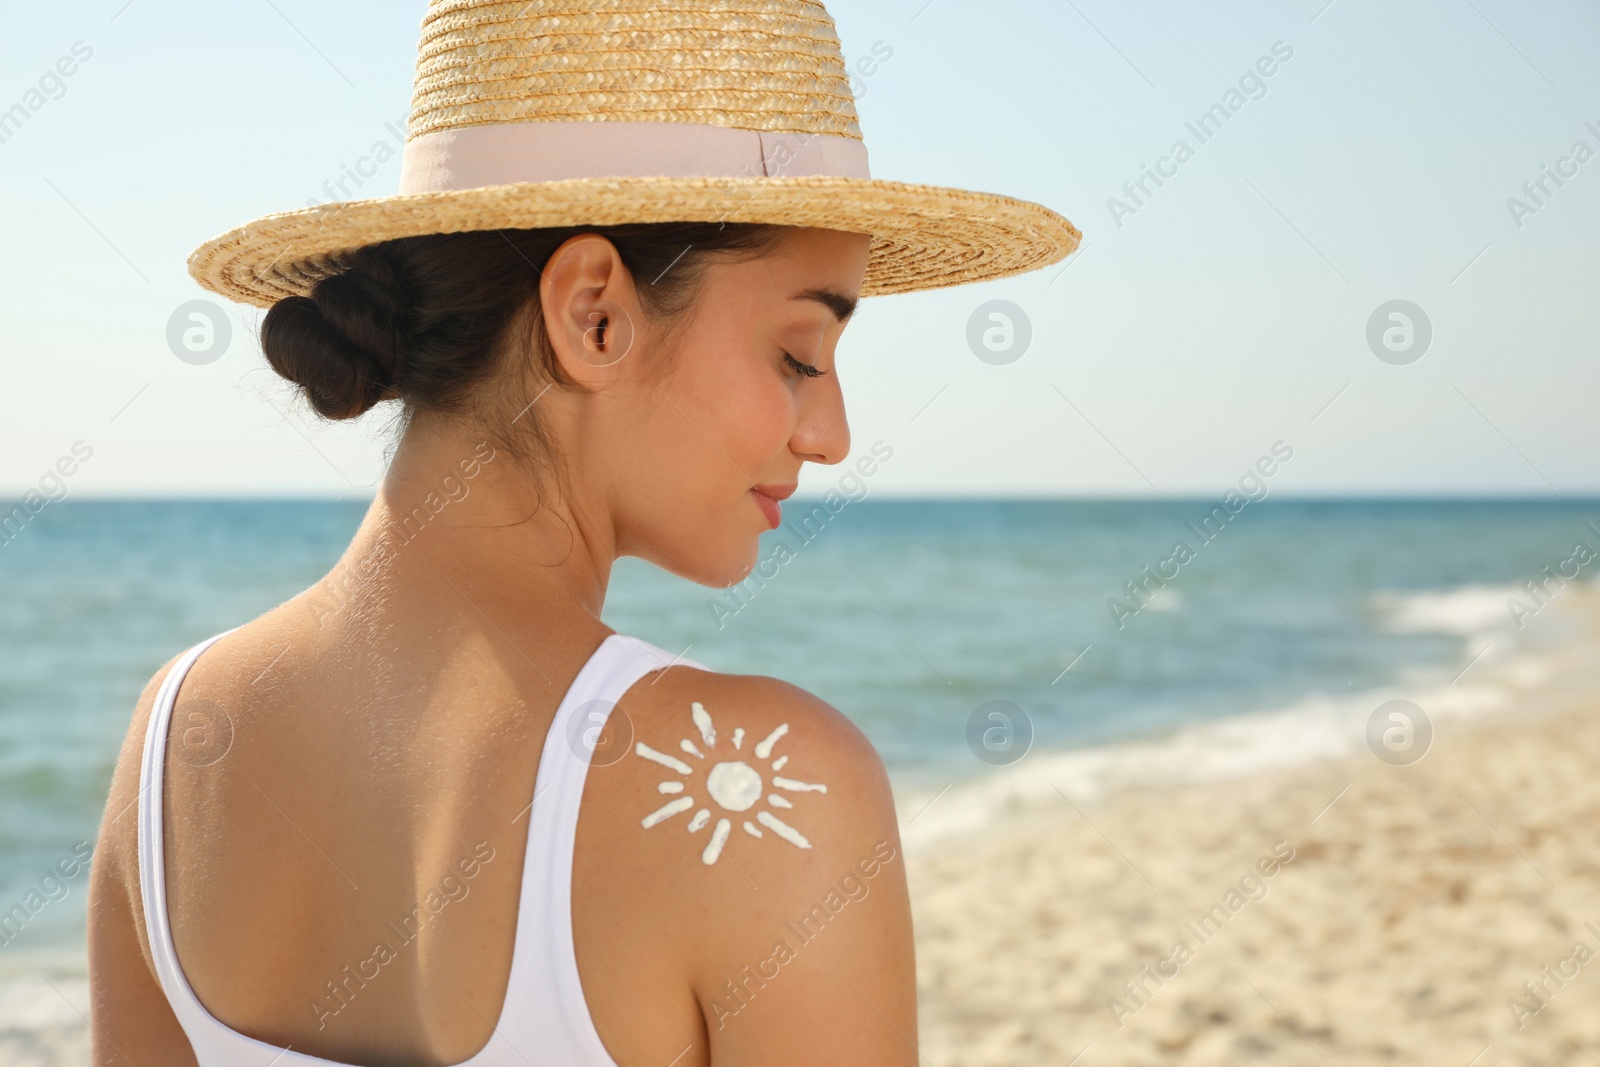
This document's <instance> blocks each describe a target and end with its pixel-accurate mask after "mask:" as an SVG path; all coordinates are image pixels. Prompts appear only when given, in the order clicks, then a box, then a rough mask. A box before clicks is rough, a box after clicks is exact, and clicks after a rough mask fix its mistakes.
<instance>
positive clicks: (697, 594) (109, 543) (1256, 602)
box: [0, 498, 1600, 953]
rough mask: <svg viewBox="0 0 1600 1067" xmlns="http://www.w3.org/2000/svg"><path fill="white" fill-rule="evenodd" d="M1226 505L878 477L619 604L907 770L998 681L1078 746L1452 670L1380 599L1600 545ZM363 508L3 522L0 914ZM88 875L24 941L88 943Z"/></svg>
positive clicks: (1461, 522) (1043, 723)
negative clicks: (1217, 509) (162, 689)
mask: <svg viewBox="0 0 1600 1067" xmlns="http://www.w3.org/2000/svg"><path fill="white" fill-rule="evenodd" d="M810 506H812V505H811V504H809V503H803V502H799V501H795V502H791V504H790V505H789V506H788V507H787V508H786V512H787V514H788V515H789V516H790V521H791V522H794V521H796V520H797V518H798V516H799V514H800V512H802V511H803V510H804V509H805V508H807V507H810ZM1210 506H1211V502H1202V501H1198V500H1192V501H1159V502H1021V501H1015V502H965V501H963V502H953V501H918V502H910V501H880V500H871V499H868V500H861V501H856V502H853V503H850V504H848V505H847V506H846V507H845V508H844V509H843V510H842V511H840V512H839V513H838V514H837V515H836V516H834V517H832V518H831V519H829V520H828V521H827V522H825V523H818V524H817V526H820V527H821V528H820V530H819V531H817V530H816V529H815V527H814V532H813V534H811V535H809V536H808V537H807V538H802V537H800V536H798V535H797V534H796V533H795V531H794V530H793V529H792V528H791V527H790V526H785V527H784V528H780V529H779V530H777V531H773V532H772V533H770V534H768V535H766V537H765V539H764V541H763V554H764V555H766V554H768V553H772V552H775V551H777V550H778V542H779V540H784V541H785V542H786V543H787V545H788V546H789V548H790V549H791V550H792V552H793V558H791V559H788V561H787V562H785V563H783V564H782V565H781V566H778V567H776V568H775V573H774V574H773V577H772V578H771V580H770V581H767V582H765V583H764V584H760V587H759V588H757V587H756V586H757V583H754V582H752V583H748V584H747V586H746V587H743V588H741V589H739V590H738V591H737V592H738V595H739V597H740V598H742V601H743V606H742V607H740V608H739V610H738V611H737V612H736V613H730V610H729V609H730V607H731V606H736V605H738V604H739V603H740V600H737V599H734V596H733V594H731V593H730V592H727V591H719V590H708V589H705V588H702V587H699V586H695V585H693V584H691V583H687V582H684V581H682V580H680V579H677V578H673V577H671V576H669V575H666V574H663V573H661V572H658V571H656V570H654V569H653V568H651V567H649V566H648V565H646V564H643V563H640V562H639V561H637V560H623V561H620V562H619V564H618V566H617V569H616V571H615V573H614V577H613V584H612V590H611V597H610V601H609V604H608V608H607V612H606V621H607V622H608V623H609V624H610V625H611V626H613V627H615V628H616V629H618V630H621V631H623V632H626V633H632V634H637V635H638V636H640V637H644V638H646V639H648V640H650V641H653V642H655V643H656V644H658V645H660V646H662V647H663V648H666V649H668V650H669V651H674V652H676V651H679V650H681V649H687V654H688V655H689V656H690V657H691V658H693V659H697V660H700V661H702V662H704V663H707V664H708V665H710V666H712V667H715V668H717V669H719V670H724V671H736V672H748V673H760V674H769V675H774V676H777V677H780V678H784V679H786V680H788V681H791V682H794V683H796V684H798V685H800V686H803V687H805V688H807V689H809V690H811V691H812V692H815V693H817V694H818V695H820V696H821V697H823V698H824V699H826V700H828V701H829V702H831V703H833V704H834V705H835V706H837V707H839V708H841V709H842V710H844V711H845V712H846V713H847V714H849V715H850V716H851V717H852V718H853V719H854V720H855V721H856V722H857V723H859V724H860V725H861V726H862V728H863V729H864V730H865V731H866V733H867V734H868V736H870V737H871V738H872V740H873V742H874V743H875V744H876V745H877V746H878V748H879V751H880V752H881V753H882V754H883V756H884V758H885V760H886V762H887V763H888V765H889V767H890V769H891V772H892V773H893V774H894V776H895V777H896V779H897V781H898V782H899V783H902V784H905V783H916V782H919V781H923V780H931V779H933V778H935V777H941V776H947V775H980V774H984V773H988V772H989V769H988V768H987V767H986V765H984V764H982V763H980V762H979V761H978V760H977V759H976V758H974V756H973V754H972V753H971V751H969V749H968V745H967V740H966V731H967V722H968V718H969V716H970V715H971V714H972V712H973V710H974V709H975V708H976V707H977V706H978V705H980V704H982V703H984V702H985V701H988V700H993V699H1004V700H1009V701H1013V702H1015V703H1016V704H1017V705H1019V706H1020V707H1022V708H1023V709H1025V711H1026V713H1027V715H1028V716H1029V717H1030V718H1031V720H1032V722H1033V725H1034V729H1035V730H1036V734H1037V737H1036V741H1035V744H1036V745H1037V746H1039V747H1042V748H1050V747H1064V746H1082V745H1092V744H1096V743H1101V742H1105V741H1109V740H1113V739H1120V738H1127V737H1134V736H1152V735H1159V734H1161V733H1163V732H1166V731H1171V730H1173V729H1175V728H1177V727H1180V726H1182V725H1184V724H1188V723H1194V722H1197V721H1201V720H1206V719H1214V718H1218V717H1222V716H1227V715H1232V714H1236V713H1240V712H1244V711H1252V710H1261V709H1269V708H1274V707H1283V706H1288V705H1291V704H1293V703H1294V702H1295V701H1297V700H1299V699H1301V698H1303V697H1305V696H1307V695H1309V694H1314V693H1326V694H1334V695H1337V694H1344V693H1355V692H1359V691H1361V690H1363V689H1368V688H1372V687H1376V686H1380V685H1383V684H1386V683H1390V682H1393V681H1394V680H1395V679H1397V678H1399V677H1401V675H1402V673H1403V672H1406V671H1408V670H1416V669H1419V668H1423V669H1425V668H1439V669H1442V670H1448V669H1450V668H1452V667H1454V666H1456V665H1459V664H1461V663H1463V662H1465V660H1466V658H1467V656H1466V651H1467V650H1465V649H1464V642H1465V638H1464V637H1463V636H1462V635H1460V634H1453V633H1449V632H1427V631H1417V632H1399V633H1397V632H1392V631H1391V630H1390V629H1389V628H1387V627H1386V626H1385V624H1384V623H1385V619H1384V610H1383V609H1382V608H1381V607H1380V606H1379V602H1380V600H1381V596H1380V595H1381V594H1393V593H1401V594H1403V593H1408V592H1410V593H1414V592H1423V591H1450V590H1457V589H1460V588H1462V587H1467V586H1476V585H1516V586H1520V585H1521V584H1522V583H1524V582H1525V581H1527V580H1529V579H1530V578H1533V577H1534V576H1536V575H1537V574H1538V573H1539V571H1540V570H1541V568H1543V567H1544V566H1546V565H1547V564H1553V563H1555V562H1557V561H1558V560H1561V559H1564V558H1566V557H1567V556H1568V555H1570V553H1571V546H1572V545H1573V543H1574V542H1575V541H1577V540H1580V539H1581V540H1584V541H1586V542H1587V543H1589V544H1590V545H1592V546H1595V547H1597V548H1600V532H1597V528H1591V527H1589V526H1587V525H1586V523H1589V522H1591V521H1595V522H1597V523H1600V501H1596V500H1581V501H1528V500H1516V501H1429V502H1396V501H1293V500H1283V499H1279V498H1273V499H1269V500H1264V501H1260V502H1256V503H1252V504H1250V505H1248V506H1247V507H1246V508H1245V509H1244V510H1243V511H1242V512H1241V513H1239V514H1238V515H1237V516H1236V517H1234V518H1233V519H1232V521H1231V522H1229V523H1228V525H1227V526H1226V528H1225V529H1223V530H1222V531H1221V532H1220V534H1218V535H1217V536H1216V538H1215V540H1213V541H1211V542H1210V543H1205V542H1203V541H1202V540H1201V539H1200V538H1199V537H1197V536H1196V535H1195V532H1194V530H1193V529H1192V528H1190V527H1188V526H1186V525H1185V523H1186V522H1190V521H1195V522H1197V521H1198V519H1199V517H1200V516H1201V515H1202V514H1203V513H1205V512H1206V511H1207V509H1208V508H1209V507H1210ZM363 510H364V505H362V504H358V503H337V502H324V501H278V500H272V501H220V502H219V501H204V502H193V501H187V502H180V501H65V502H61V503H55V504H51V505H49V506H48V507H47V508H46V509H45V510H44V511H43V512H41V513H40V514H39V515H38V517H37V518H35V519H34V520H33V521H32V522H31V523H30V524H29V525H27V526H26V527H25V528H24V529H22V530H21V531H20V532H19V533H17V534H16V536H14V537H12V538H11V539H10V540H9V542H8V543H4V544H0V589H3V590H4V593H3V596H0V908H7V907H10V905H11V904H12V903H14V902H16V901H17V900H19V899H21V897H22V895H23V894H24V893H26V892H27V891H28V890H29V889H30V888H33V887H35V886H37V885H39V884H40V878H41V875H42V874H43V873H44V872H45V871H46V870H47V869H49V868H50V867H51V866H52V865H54V864H55V863H56V862H57V861H58V860H59V859H61V858H63V857H66V856H69V855H70V854H71V851H72V847H73V845H74V844H75V843H76V842H78V841H83V840H87V841H92V840H93V839H94V835H95V830H96V827H97V825H98V822H99V819H100V815H101V808H102V804H103V803H104V797H105V792H106V786H107V782H108V780H109V777H110V773H111V768H112V765H113V762H114V760H115V757H116V752H117V747H118V745H119V743H120V741H121V739H122V736H123V734H124V731H125V729H126V725H127V720H128V715H129V712H130V709H131V708H132V706H133V704H134V702H135V700H136V699H137V697H138V694H139V692H140V690H141V688H142V687H143V685H144V683H145V680H146V679H147V678H148V677H149V676H150V675H151V674H152V673H153V672H154V671H155V670H156V669H158V668H159V667H160V665H161V664H162V663H164V662H165V661H166V660H167V659H169V658H170V657H171V656H172V655H174V654H175V653H176V652H178V651H180V650H181V649H183V648H184V647H186V646H188V645H190V644H192V643H194V642H196V641H199V640H201V639H203V638H205V637H208V636H210V635H211V634H214V633H216V632H218V631H220V630H223V629H226V628H228V627H231V626H234V625H237V624H238V623H240V622H243V621H246V620H248V619H250V618H252V617H254V616H255V615H257V614H259V613H260V612H262V611H264V610H266V609H268V608H270V607H272V606H273V605H275V604H277V603H279V602H281V601H282V600H284V599H286V598H288V597H289V596H291V595H293V594H295V593H297V592H299V591H300V590H302V589H304V588H305V587H307V586H308V585H310V584H311V583H313V582H314V581H316V580H317V579H318V578H319V577H320V576H321V575H322V574H323V573H325V571H326V570H327V568H328V567H329V566H330V565H331V564H332V563H333V561H334V560H335V559H336V558H337V557H338V555H339V554H340V552H341V551H342V550H343V548H344V546H345V544H346V543H347V541H348V539H349V537H350V536H351V534H352V533H353V531H354V530H355V528H356V526H357V524H358V523H359V522H360V519H361V516H362V513H363ZM1180 538H1181V539H1183V540H1185V541H1186V542H1187V543H1188V545H1189V547H1190V548H1191V549H1192V550H1193V551H1194V558H1193V559H1192V560H1190V561H1189V562H1187V563H1185V564H1183V565H1182V566H1181V568H1180V569H1179V570H1178V573H1177V576H1176V577H1175V578H1173V579H1172V580H1171V581H1170V583H1169V585H1168V587H1167V589H1166V590H1165V591H1164V592H1163V594H1162V598H1164V599H1158V600H1156V601H1155V602H1154V603H1152V604H1151V606H1149V607H1147V608H1144V609H1142V610H1140V611H1139V612H1138V613H1137V614H1134V615H1132V616H1131V617H1129V618H1125V619H1124V620H1123V623H1124V624H1123V625H1122V626H1121V627H1120V628H1119V626H1118V624H1117V621H1116V620H1115V618H1114V617H1113V614H1112V612H1111V611H1110V610H1109V609H1108V606H1107V601H1108V599H1109V598H1112V597H1120V598H1121V599H1122V600H1123V602H1124V603H1125V604H1128V605H1134V604H1135V603H1136V602H1133V601H1130V600H1129V599H1128V597H1127V594H1126V593H1125V591H1124V589H1123V583H1124V582H1126V581H1128V580H1130V579H1136V578H1138V577H1139V574H1140V570H1141V568H1143V567H1144V566H1146V565H1147V564H1148V565H1151V566H1152V567H1153V566H1155V565H1156V563H1157V561H1158V560H1161V559H1162V558H1164V557H1167V556H1169V555H1170V553H1171V550H1172V547H1173V544H1174V542H1175V541H1177V540H1179V539H1180ZM1170 566H1171V565H1170V564H1169V565H1168V572H1167V573H1169V574H1170V573H1171V570H1170ZM769 573H773V572H772V570H770V569H769ZM718 604H721V605H723V610H722V611H721V612H720V613H719V612H718V611H717V610H716V608H715V605H718ZM1086 648H1087V649H1088V651H1087V652H1085V651H1084V650H1085V649H1086ZM1080 653H1082V655H1081V658H1079V657H1080ZM1075 658H1076V663H1075V665H1074V666H1072V669H1071V670H1070V671H1066V673H1065V674H1063V673H1062V672H1063V670H1064V669H1065V668H1066V667H1067V666H1068V665H1069V664H1072V663H1073V662H1074V660H1075ZM82 881H83V880H82V879H81V878H80V879H79V880H78V882H77V883H76V885H75V888H74V889H73V891H72V893H71V894H70V896H69V898H68V899H67V900H66V901H63V902H62V903H61V905H60V906H52V907H49V908H46V909H44V910H43V911H42V912H41V913H40V914H39V916H38V917H37V920H36V921H35V922H33V923H32V924H31V925H29V926H28V927H27V928H26V929H24V930H23V931H22V933H21V934H20V935H18V936H17V937H16V938H15V939H14V940H13V941H12V942H11V944H10V945H6V946H4V947H0V953H4V952H8V951H10V950H11V947H12V945H15V946H32V947H38V946H41V945H49V944H54V943H67V944H70V943H72V942H73V941H74V940H75V939H80V938H81V934H82V921H83V913H82V905H83V896H84V894H83V892H82Z"/></svg>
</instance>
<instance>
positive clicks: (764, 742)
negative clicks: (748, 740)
mask: <svg viewBox="0 0 1600 1067" xmlns="http://www.w3.org/2000/svg"><path fill="white" fill-rule="evenodd" d="M788 732H789V724H788V723H783V724H782V725H780V726H779V727H778V728H777V729H776V730H774V731H772V732H771V733H770V734H768V735H767V736H766V737H763V738H762V739H761V740H760V741H757V742H756V759H766V758H767V757H769V756H771V755H772V746H773V745H775V744H777V743H778V738H780V737H782V736H783V735H784V734H786V733H788Z"/></svg>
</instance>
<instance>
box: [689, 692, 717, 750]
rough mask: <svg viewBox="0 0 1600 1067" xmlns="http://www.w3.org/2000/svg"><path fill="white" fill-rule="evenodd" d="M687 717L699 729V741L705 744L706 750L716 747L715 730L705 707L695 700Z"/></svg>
mask: <svg viewBox="0 0 1600 1067" xmlns="http://www.w3.org/2000/svg"><path fill="white" fill-rule="evenodd" d="M689 716H690V717H691V718H692V719H694V724H695V726H697V727H699V729H700V739H701V740H702V741H704V742H705V743H706V747H707V748H716V747H717V728H716V727H715V726H713V725H711V713H710V712H708V711H706V706H705V705H704V704H702V703H700V702H699V701H698V700H696V701H695V702H694V703H693V704H691V705H690V706H689Z"/></svg>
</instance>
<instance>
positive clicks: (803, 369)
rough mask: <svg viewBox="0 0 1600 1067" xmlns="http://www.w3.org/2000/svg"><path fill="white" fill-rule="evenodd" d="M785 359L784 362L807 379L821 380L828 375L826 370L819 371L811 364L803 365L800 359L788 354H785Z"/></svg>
mask: <svg viewBox="0 0 1600 1067" xmlns="http://www.w3.org/2000/svg"><path fill="white" fill-rule="evenodd" d="M783 358H784V361H785V362H786V363H788V364H789V366H791V367H793V368H794V369H795V370H797V371H799V372H800V373H801V374H804V375H805V376H806V377H807V378H820V377H822V376H823V375H824V374H827V373H828V372H827V371H825V370H818V369H817V368H815V367H813V366H812V365H811V364H809V363H801V362H800V361H799V360H798V359H795V358H794V357H793V356H791V355H790V354H789V353H787V352H785V353H784V354H783Z"/></svg>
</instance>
